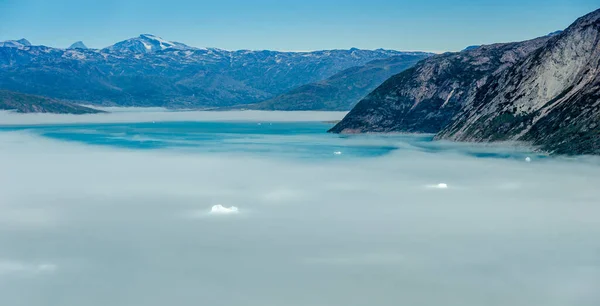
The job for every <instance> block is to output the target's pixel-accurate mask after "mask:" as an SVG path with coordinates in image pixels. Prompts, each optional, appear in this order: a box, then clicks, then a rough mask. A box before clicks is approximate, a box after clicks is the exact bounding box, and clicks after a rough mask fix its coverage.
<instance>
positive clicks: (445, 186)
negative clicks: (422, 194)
mask: <svg viewBox="0 0 600 306" xmlns="http://www.w3.org/2000/svg"><path fill="white" fill-rule="evenodd" d="M427 188H434V189H448V184H446V183H439V184H436V185H427Z"/></svg>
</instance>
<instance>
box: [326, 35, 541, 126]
mask: <svg viewBox="0 0 600 306" xmlns="http://www.w3.org/2000/svg"><path fill="white" fill-rule="evenodd" d="M548 39H549V38H548V37H541V38H538V39H534V40H529V41H525V42H517V43H504V44H494V45H486V46H481V47H479V48H475V49H470V50H466V51H463V52H458V53H444V54H440V55H436V56H432V57H430V58H428V59H426V60H423V61H421V62H420V63H418V64H417V65H416V66H415V67H413V68H411V69H408V70H406V71H404V72H402V73H400V74H397V75H395V76H393V77H391V78H390V79H388V80H387V81H385V82H384V83H383V84H382V85H381V86H379V87H378V88H377V89H376V90H375V91H373V92H372V93H370V94H369V95H368V96H367V97H366V98H364V99H363V100H362V101H360V102H359V103H358V104H357V105H356V106H355V107H354V108H353V109H352V111H350V113H349V114H348V115H347V116H346V117H345V118H344V120H342V121H341V122H340V123H339V124H337V125H336V126H335V127H334V128H333V129H331V132H336V133H360V132H424V133H436V132H438V131H440V130H441V129H442V128H443V127H445V126H446V125H447V124H448V123H449V122H450V121H451V120H452V118H453V117H454V116H455V115H456V114H457V113H458V112H459V111H460V110H461V108H462V107H463V106H464V105H465V104H468V103H469V102H470V101H472V100H473V99H474V98H475V94H476V93H477V90H478V89H479V88H481V87H482V86H483V85H484V84H485V83H486V82H487V80H488V79H489V78H490V77H493V76H495V75H497V74H499V73H500V72H502V71H504V70H505V69H507V68H508V67H510V66H512V65H513V64H514V63H516V62H517V61H519V60H521V59H522V58H524V57H526V56H527V55H528V54H530V53H531V52H532V51H534V50H536V49H537V48H539V47H540V46H541V45H543V44H544V43H545V42H546V41H547V40H548Z"/></svg>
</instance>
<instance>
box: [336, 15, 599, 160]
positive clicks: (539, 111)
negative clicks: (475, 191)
mask: <svg viewBox="0 0 600 306" xmlns="http://www.w3.org/2000/svg"><path fill="white" fill-rule="evenodd" d="M599 41H600V10H596V11H594V12H592V13H590V14H588V15H586V16H583V17H581V18H579V19H578V20H576V21H575V22H574V23H573V24H572V25H571V26H569V27H568V28H567V29H566V30H565V31H562V32H557V33H552V35H549V36H547V37H543V38H539V39H535V40H532V41H527V42H522V43H511V44H500V45H491V46H482V47H480V48H477V49H474V50H468V51H463V52H460V53H454V54H444V55H440V56H435V57H432V58H430V59H427V60H425V61H423V62H422V63H420V64H418V65H417V66H415V67H414V68H412V69H409V70H407V71H405V72H403V73H400V74H398V75H396V76H394V77H392V78H390V79H389V80H388V81H386V82H385V83H384V84H383V85H382V86H380V87H379V88H378V89H376V90H375V91H374V92H372V93H371V94H370V95H369V96H367V98H365V99H364V100H363V101H361V102H360V103H359V104H358V105H357V106H356V107H355V108H354V109H353V110H352V111H351V112H350V113H349V114H348V115H347V116H346V118H344V120H342V121H341V122H340V123H339V124H338V125H336V126H335V127H334V128H333V129H332V130H331V131H332V132H345V133H353V132H429V133H437V135H436V136H435V138H436V139H448V140H455V141H473V142H490V141H525V142H528V143H531V144H533V145H535V146H538V147H540V148H541V149H543V150H545V151H548V152H552V153H557V154H600V44H599ZM515 51H516V52H515Z"/></svg>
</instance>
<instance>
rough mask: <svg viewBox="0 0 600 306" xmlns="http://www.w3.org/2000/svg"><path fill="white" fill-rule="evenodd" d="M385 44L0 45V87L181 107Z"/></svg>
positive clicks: (317, 75) (234, 97)
mask: <svg viewBox="0 0 600 306" xmlns="http://www.w3.org/2000/svg"><path fill="white" fill-rule="evenodd" d="M407 54H423V53H419V52H399V51H392V50H383V49H378V50H360V49H350V50H324V51H314V52H278V51H269V50H262V51H250V50H239V51H227V50H222V49H214V48H209V49H206V48H194V47H190V46H187V45H185V44H182V43H176V42H171V41H167V40H164V39H162V38H159V37H157V36H154V35H140V36H139V37H136V38H132V39H128V40H125V41H122V42H119V43H117V44H115V45H113V46H110V47H107V48H104V49H99V50H98V49H80V48H75V49H58V48H51V47H46V46H25V45H23V44H21V46H20V47H19V48H11V47H0V89H7V90H13V91H20V92H24V93H30V94H36V95H43V96H47V97H50V98H58V99H67V100H79V101H86V102H87V103H96V104H106V105H129V106H165V107H183V108H203V107H210V108H212V107H222V106H231V105H240V104H248V103H256V102H260V101H263V100H266V99H269V98H272V97H275V96H276V95H279V94H281V93H284V92H285V91H287V90H290V89H292V88H294V87H297V86H300V85H304V84H308V83H311V82H315V81H319V80H323V79H326V78H328V77H330V76H332V75H334V74H336V73H338V72H340V71H342V70H344V69H348V68H350V67H355V66H362V65H364V64H366V63H367V62H370V61H373V60H378V59H386V58H389V57H392V56H397V55H407Z"/></svg>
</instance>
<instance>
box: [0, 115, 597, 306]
mask: <svg viewBox="0 0 600 306" xmlns="http://www.w3.org/2000/svg"><path fill="white" fill-rule="evenodd" d="M329 127H331V124H328V123H320V122H276V121H272V122H268V121H264V122H258V121H251V122H225V121H222V122H156V123H152V122H147V123H105V124H99V123H95V124H85V123H82V124H50V125H48V124H46V125H21V126H10V127H8V126H5V127H2V128H0V168H1V169H2V171H1V172H0V186H1V187H0V188H1V189H2V192H1V193H0V304H1V305H15V306H21V305H27V306H37V305H61V306H71V305H72V306H82V305H83V306H88V305H89V306H101V305H102V306H104V305H123V306H125V305H127V306H129V305H149V306H158V305H184V306H185V305H261V306H262V305H291V306H296V305H344V306H346V305H357V306H358V305H427V306H429V305H431V306H439V305H457V306H458V305H460V306H465V305H467V306H468V305H492V306H493V305H498V306H500V305H502V306H504V305H511V306H519V305H523V306H525V305H526V306H530V305H545V306H552V305H556V306H558V305H561V306H562V305H589V306H592V305H598V304H599V303H600V292H599V291H598V290H597V288H599V287H600V259H599V258H600V256H598V254H600V243H598V239H597V237H599V236H600V221H599V220H600V219H598V217H597V216H598V215H600V190H599V189H598V188H597V186H599V185H600V175H599V174H600V166H599V165H598V162H597V160H596V159H593V158H577V159H564V158H547V157H545V155H542V154H534V153H532V152H528V151H526V150H522V149H515V148H509V147H497V146H494V147H488V146H467V145H460V144H451V143H439V142H432V141H431V138H432V137H431V136H430V135H421V136H418V135H388V136H380V135H362V136H339V135H331V134H327V133H325V131H326V130H327V129H328V128H329ZM336 152H339V154H337V153H336ZM526 157H530V162H527V161H525V158H526ZM442 184H445V185H442ZM440 186H445V187H447V188H440ZM216 205H222V206H223V207H224V208H228V207H232V206H235V207H236V208H237V209H236V210H226V209H221V210H219V211H221V212H227V213H219V214H214V213H211V211H214V210H213V209H211V208H213V207H214V206H216Z"/></svg>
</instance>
